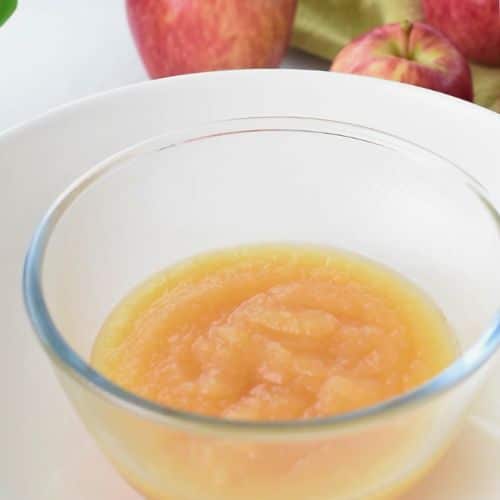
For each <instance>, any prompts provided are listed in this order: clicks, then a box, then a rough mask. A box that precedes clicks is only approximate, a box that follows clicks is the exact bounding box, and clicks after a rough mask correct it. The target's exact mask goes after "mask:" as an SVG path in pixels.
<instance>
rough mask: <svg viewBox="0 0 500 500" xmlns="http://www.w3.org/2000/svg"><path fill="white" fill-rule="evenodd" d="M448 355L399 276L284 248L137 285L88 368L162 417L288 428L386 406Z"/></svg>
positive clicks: (226, 258)
mask: <svg viewBox="0 0 500 500" xmlns="http://www.w3.org/2000/svg"><path fill="white" fill-rule="evenodd" d="M456 354H457V345H456V343H455V341H454V338H453V335H452V334H451V332H450V329H449V327H448V325H447V322H446V320H445V318H444V317H443V315H442V314H441V313H440V311H439V310H438V308H437V307H436V306H435V305H434V304H433V303H432V301H431V300H430V299H429V298H428V297H426V296H425V295H424V294H423V293H422V292H421V291H420V290H419V289H417V288H416V287H415V286H414V285H412V284H411V283H410V282H408V281H406V280H405V279H404V278H402V277H401V276H399V275H398V274H396V273H395V272H393V271H391V270H389V269H387V268H385V267H383V266H381V265H379V264H376V263H375V262H372V261H370V260H367V259H365V258H362V257H360V256H357V255H354V254H350V253H346V252H342V251H339V250H335V249H329V248H320V247H314V246H299V245H285V244H283V245H259V246H248V247H240V248H233V249H228V250H220V251H214V252H211V253H207V254H203V255H199V256H196V257H193V258H192V259H190V260H188V261H185V262H182V263H180V264H178V265H175V266H173V267H171V268H169V269H166V270H164V271H161V272H159V273H158V274H156V275H154V276H153V277H151V278H149V279H147V280H146V281H145V282H144V283H143V284H141V285H139V286H138V287H137V288H136V289H135V290H133V291H132V292H131V293H130V294H129V295H128V296H126V297H125V298H124V299H123V300H122V301H121V302H120V303H119V304H118V305H117V306H116V308H115V309H114V310H113V311H112V312H111V314H110V316H109V317H108V319H107V320H106V322H105V324H104V325H103V327H102V329H101V331H100V332H99V335H98V336H97V339H96V341H95V344H94V348H93V352H92V364H93V366H94V367H95V368H96V369H97V370H98V371H100V372H101V373H103V374H104V375H105V376H106V377H108V378H109V379H111V380H112V381H114V382H115V383H117V384H118V385H120V386H121V387H124V388H125V389H127V390H129V391H132V392H134V393H135V394H138V395H140V396H141V397H143V398H146V399H149V400H151V401H154V402H156V403H159V404H162V405H165V406H169V407H172V408H176V409H180V410H186V411H190V412H196V413H201V414H205V415H211V416H218V417H222V418H226V419H238V420H242V419H243V420H290V419H307V418H315V417H324V416H328V415H335V414H340V413H345V412H349V411H352V410H356V409H359V408H363V407H366V406H370V405H373V404H376V403H378V402H381V401H384V400H387V399H389V398H392V397H394V396H397V395H399V394H402V393H404V392H406V391H409V390H411V389H412V388H414V387H416V386H417V385H419V384H421V383H423V382H424V381H426V380H427V379H429V378H431V377H433V376H434V375H436V374H437V373H438V372H439V371H441V370H442V369H443V368H444V367H446V366H447V365H448V364H450V362H451V361H452V360H453V359H454V357H455V356H456Z"/></svg>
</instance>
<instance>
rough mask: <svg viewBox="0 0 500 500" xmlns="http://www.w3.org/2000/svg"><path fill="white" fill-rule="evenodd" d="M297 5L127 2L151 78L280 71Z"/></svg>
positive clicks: (266, 0) (222, 0) (283, 1)
mask: <svg viewBox="0 0 500 500" xmlns="http://www.w3.org/2000/svg"><path fill="white" fill-rule="evenodd" d="M296 3H297V0H127V4H126V5H127V14H128V20H129V24H130V28H131V30H132V33H133V35H134V39H135V42H136V45H137V48H138V50H139V53H140V55H141V57H142V60H143V62H144V65H145V67H146V70H147V71H148V73H149V75H150V76H151V78H159V77H163V76H170V75H178V74H183V73H195V72H200V71H211V70H216V69H238V68H262V67H276V66H278V65H279V63H280V62H281V59H282V58H283V55H284V53H285V50H286V48H287V46H288V42H289V39H290V35H291V29H292V25H293V19H294V15H295V8H296Z"/></svg>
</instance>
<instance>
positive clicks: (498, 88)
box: [292, 0, 500, 112]
mask: <svg viewBox="0 0 500 500" xmlns="http://www.w3.org/2000/svg"><path fill="white" fill-rule="evenodd" d="M421 18H422V13H421V9H420V1H419V0H299V3H298V8H297V15H296V17H295V26H294V33H293V37H292V45H293V46H294V47H297V48H299V49H302V50H304V51H306V52H309V53H311V54H314V55H317V56H319V57H322V58H324V59H329V60H331V59H333V58H334V56H335V55H336V54H337V53H338V52H339V50H340V49H341V48H342V47H343V46H344V45H346V44H347V43H349V42H350V41H351V40H352V39H353V38H354V37H356V36H358V35H361V34H362V33H365V32H367V31H370V30H371V29H373V28H375V27H376V26H380V25H382V24H387V23H394V22H398V21H404V20H405V19H409V20H417V19H421ZM471 68H472V75H473V80H474V94H475V102H476V103H478V104H481V105H482V106H487V107H490V108H492V109H495V110H496V111H499V112H500V68H490V67H485V66H479V65H476V64H473V65H471Z"/></svg>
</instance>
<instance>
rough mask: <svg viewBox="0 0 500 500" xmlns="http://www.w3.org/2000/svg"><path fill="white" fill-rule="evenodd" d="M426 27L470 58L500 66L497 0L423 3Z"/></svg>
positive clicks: (499, 28) (446, 0) (499, 3)
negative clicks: (436, 32)
mask: <svg viewBox="0 0 500 500" xmlns="http://www.w3.org/2000/svg"><path fill="white" fill-rule="evenodd" d="M422 7H423V9H424V15H425V17H426V20H427V22H428V23H429V24H432V25H433V26H435V27H436V28H437V29H438V30H440V31H441V32H442V33H444V34H445V35H446V36H447V37H448V38H449V39H450V40H451V41H452V42H453V43H454V44H455V45H456V46H457V48H458V49H459V50H460V51H461V52H462V54H464V55H465V56H466V57H468V58H469V59H472V60H473V61H477V62H480V63H484V64H492V65H499V66H500V2H499V0H422Z"/></svg>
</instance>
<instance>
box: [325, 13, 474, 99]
mask: <svg viewBox="0 0 500 500" xmlns="http://www.w3.org/2000/svg"><path fill="white" fill-rule="evenodd" d="M330 69H331V71H341V72H344V73H356V74H359V75H369V76H376V77H379V78H385V79H386V80H396V81H398V82H404V83H411V84H413V85H418V86H420V87H426V88H428V89H432V90H437V91H439V92H445V93H446V94H450V95H453V96H456V97H461V98H462V99H466V100H468V101H471V100H472V97H473V92H472V79H471V72H470V68H469V65H468V63H467V60H466V59H465V58H464V56H462V54H461V53H460V52H459V51H458V50H457V49H456V48H455V47H454V46H453V44H452V43H451V42H450V41H449V40H448V39H447V38H445V37H444V36H443V35H442V34H441V33H439V32H438V31H437V30H435V29H434V28H432V27H431V26H428V25H426V24H423V23H419V22H415V23H409V22H404V23H396V24H386V25H385V26H381V27H379V28H375V29H374V30H373V31H370V32H369V33H367V34H365V35H362V36H360V37H359V38H356V39H355V40H353V41H352V42H351V43H350V44H349V45H347V46H346V47H344V48H343V49H342V50H341V51H340V52H339V53H338V54H337V57H336V58H335V60H334V61H333V64H332V67H331V68H330Z"/></svg>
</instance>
